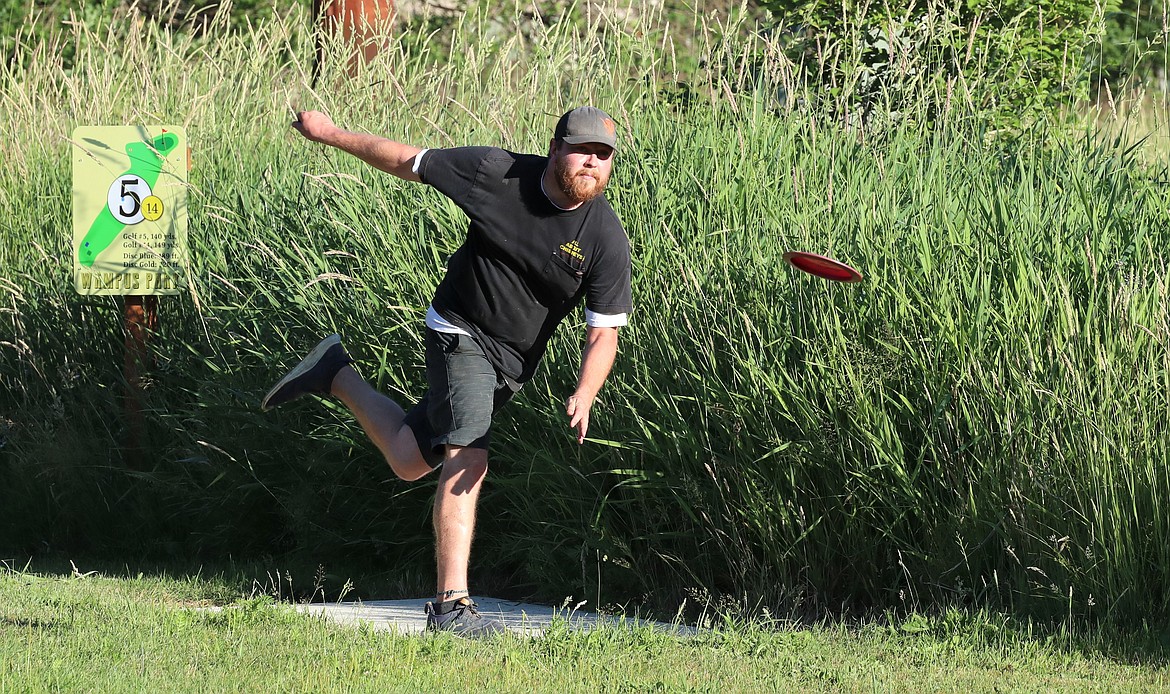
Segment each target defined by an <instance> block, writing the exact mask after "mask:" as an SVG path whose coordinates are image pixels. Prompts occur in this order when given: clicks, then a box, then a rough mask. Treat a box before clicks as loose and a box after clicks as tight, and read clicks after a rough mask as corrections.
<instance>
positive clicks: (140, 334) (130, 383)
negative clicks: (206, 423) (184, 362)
mask: <svg viewBox="0 0 1170 694" xmlns="http://www.w3.org/2000/svg"><path fill="white" fill-rule="evenodd" d="M122 324H123V328H124V333H125V341H126V342H125V345H126V349H125V362H124V364H123V368H122V374H123V375H124V376H125V377H126V400H125V410H126V456H125V459H126V463H127V465H129V466H130V467H131V468H133V469H136V470H141V469H144V468H145V467H146V466H145V461H144V460H143V452H144V450H145V449H144V447H143V444H144V443H145V441H144V439H145V438H146V419H145V417H144V416H143V405H142V372H143V371H144V370H145V369H148V368H150V367H151V366H152V365H153V364H154V360H153V358H152V357H151V354H150V335H151V333H154V332H156V331H157V330H158V297H157V296H133V295H131V296H124V297H122Z"/></svg>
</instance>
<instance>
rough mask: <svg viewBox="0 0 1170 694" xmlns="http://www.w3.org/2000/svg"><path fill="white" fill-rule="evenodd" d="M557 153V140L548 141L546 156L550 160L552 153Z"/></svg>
mask: <svg viewBox="0 0 1170 694" xmlns="http://www.w3.org/2000/svg"><path fill="white" fill-rule="evenodd" d="M556 151H557V139H556V138H555V137H554V138H552V139H551V140H549V141H548V156H549V158H550V159H551V158H552V156H553V153H554V152H556Z"/></svg>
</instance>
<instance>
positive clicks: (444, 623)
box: [423, 598, 508, 639]
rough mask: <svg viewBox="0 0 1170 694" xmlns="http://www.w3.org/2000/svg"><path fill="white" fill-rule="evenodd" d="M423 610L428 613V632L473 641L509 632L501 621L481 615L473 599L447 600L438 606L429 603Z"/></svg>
mask: <svg viewBox="0 0 1170 694" xmlns="http://www.w3.org/2000/svg"><path fill="white" fill-rule="evenodd" d="M423 610H424V611H425V612H426V613H427V631H449V632H451V633H453V634H455V635H456V636H464V637H467V638H471V639H482V638H486V637H489V636H495V635H497V634H503V633H505V632H506V631H508V628H507V627H505V626H504V625H503V624H501V623H500V622H499V621H497V620H494V619H490V618H488V617H484V616H483V615H481V614H480V613H479V610H477V609H475V601H474V600H472V599H471V598H459V599H458V600H447V601H446V602H441V603H439V604H438V605H436V604H435V603H433V602H428V603H427V604H426V605H425V606H424V607H423Z"/></svg>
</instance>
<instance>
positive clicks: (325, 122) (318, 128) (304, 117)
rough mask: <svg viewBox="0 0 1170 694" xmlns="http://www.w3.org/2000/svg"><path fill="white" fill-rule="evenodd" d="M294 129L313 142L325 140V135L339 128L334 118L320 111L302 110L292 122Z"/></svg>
mask: <svg viewBox="0 0 1170 694" xmlns="http://www.w3.org/2000/svg"><path fill="white" fill-rule="evenodd" d="M292 127H293V130H296V131H297V132H298V133H300V134H302V135H304V136H305V138H306V139H308V140H310V141H312V142H324V141H325V137H326V136H327V135H328V134H329V133H331V132H333V131H334V130H336V129H337V126H336V125H334V124H333V119H331V118H330V117H329V116H327V115H325V114H324V113H321V112H320V111H301V112H299V113H297V119H296V120H295V121H293V123H292Z"/></svg>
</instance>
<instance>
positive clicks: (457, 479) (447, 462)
mask: <svg viewBox="0 0 1170 694" xmlns="http://www.w3.org/2000/svg"><path fill="white" fill-rule="evenodd" d="M444 457H445V459H444V461H443V472H442V481H444V482H445V481H450V482H451V483H452V485H453V487H452V491H453V492H454V493H456V494H465V493H467V492H469V491H471V490H472V489H474V488H476V487H478V486H479V483H480V482H482V481H483V478H484V477H485V476H486V475H487V470H488V455H487V451H486V450H485V449H483V448H465V447H461V446H447V451H446V455H445V456H444Z"/></svg>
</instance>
